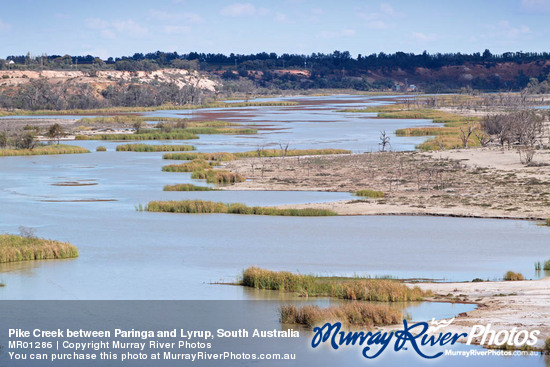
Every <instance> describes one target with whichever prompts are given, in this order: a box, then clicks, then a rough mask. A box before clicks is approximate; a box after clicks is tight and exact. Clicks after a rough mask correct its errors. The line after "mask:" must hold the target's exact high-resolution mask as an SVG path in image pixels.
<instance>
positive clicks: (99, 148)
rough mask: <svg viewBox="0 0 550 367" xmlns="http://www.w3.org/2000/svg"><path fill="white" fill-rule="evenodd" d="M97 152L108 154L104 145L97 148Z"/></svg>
mask: <svg viewBox="0 0 550 367" xmlns="http://www.w3.org/2000/svg"><path fill="white" fill-rule="evenodd" d="M95 151H96V152H106V151H107V148H105V147H104V146H103V145H100V146H98V147H97V148H95Z"/></svg>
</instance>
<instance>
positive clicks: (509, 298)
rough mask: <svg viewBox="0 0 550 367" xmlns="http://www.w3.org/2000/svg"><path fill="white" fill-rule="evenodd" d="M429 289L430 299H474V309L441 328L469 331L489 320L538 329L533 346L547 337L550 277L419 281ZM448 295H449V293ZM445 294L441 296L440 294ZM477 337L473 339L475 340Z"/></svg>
mask: <svg viewBox="0 0 550 367" xmlns="http://www.w3.org/2000/svg"><path fill="white" fill-rule="evenodd" d="M415 285H418V286H419V287H421V288H422V289H431V290H432V291H433V292H434V294H435V295H436V296H435V297H434V298H433V300H436V301H441V300H445V299H448V298H449V297H452V298H455V299H459V300H460V301H464V302H473V303H477V304H478V305H479V306H478V308H477V309H475V310H473V311H470V312H468V313H466V314H465V315H463V314H461V316H459V317H457V318H455V320H454V322H453V323H452V324H451V325H450V326H448V327H446V328H445V329H444V331H445V332H447V331H450V332H457V333H463V332H469V331H470V330H471V327H472V326H473V325H486V324H491V330H497V331H498V330H511V329H512V328H514V327H517V328H518V329H524V330H529V331H532V330H540V332H541V334H540V336H539V338H538V343H537V347H539V348H542V347H543V345H544V342H545V340H546V338H548V337H550V323H548V320H549V319H550V277H547V278H543V279H540V280H526V281H517V282H504V281H503V282H480V283H421V284H415ZM449 295H450V296H449ZM441 296H445V297H441ZM479 341H480V340H479V338H478V339H476V340H475V342H476V343H479Z"/></svg>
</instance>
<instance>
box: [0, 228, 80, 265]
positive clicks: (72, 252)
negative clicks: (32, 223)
mask: <svg viewBox="0 0 550 367" xmlns="http://www.w3.org/2000/svg"><path fill="white" fill-rule="evenodd" d="M72 257H78V250H77V248H76V247H75V246H73V245H71V244H70V243H67V242H59V241H53V240H46V239H42V238H36V237H34V236H18V235H11V234H1V235H0V263H6V262H14V261H26V260H47V259H66V258H72Z"/></svg>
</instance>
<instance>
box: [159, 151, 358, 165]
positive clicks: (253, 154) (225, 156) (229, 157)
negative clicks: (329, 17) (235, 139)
mask: <svg viewBox="0 0 550 367" xmlns="http://www.w3.org/2000/svg"><path fill="white" fill-rule="evenodd" d="M329 154H351V151H350V150H346V149H290V150H287V151H286V152H285V151H284V150H283V151H282V150H280V149H264V150H259V151H257V150H253V151H248V152H239V153H227V152H217V153H173V154H165V155H164V156H163V157H162V158H164V159H174V160H191V159H197V158H201V159H205V160H208V161H220V162H221V161H233V160H235V159H239V158H257V157H261V158H267V157H283V156H285V157H297V156H307V155H329Z"/></svg>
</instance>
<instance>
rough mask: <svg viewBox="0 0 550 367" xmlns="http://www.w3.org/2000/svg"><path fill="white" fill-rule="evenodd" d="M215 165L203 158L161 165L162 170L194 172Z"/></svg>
mask: <svg viewBox="0 0 550 367" xmlns="http://www.w3.org/2000/svg"><path fill="white" fill-rule="evenodd" d="M214 165H216V164H215V163H213V162H209V161H205V160H204V159H193V160H192V161H190V162H187V163H182V164H169V165H167V166H163V167H162V171H164V172H195V171H201V172H202V171H204V170H205V169H207V168H212V167H213V166H214Z"/></svg>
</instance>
